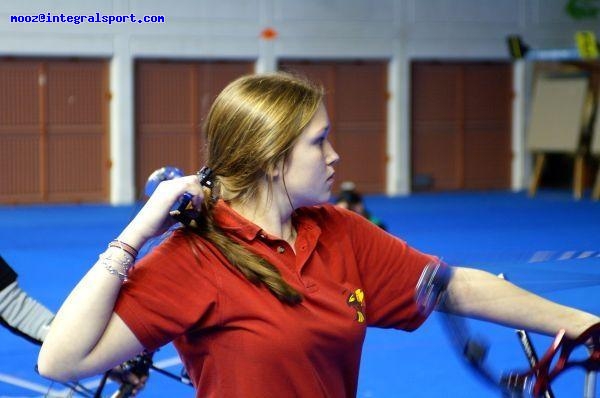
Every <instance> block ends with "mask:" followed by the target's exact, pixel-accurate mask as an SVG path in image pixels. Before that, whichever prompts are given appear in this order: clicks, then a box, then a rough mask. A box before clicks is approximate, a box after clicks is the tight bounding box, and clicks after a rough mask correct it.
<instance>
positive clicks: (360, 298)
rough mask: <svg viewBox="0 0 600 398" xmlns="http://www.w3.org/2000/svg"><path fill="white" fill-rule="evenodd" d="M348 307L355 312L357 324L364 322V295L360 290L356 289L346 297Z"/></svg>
mask: <svg viewBox="0 0 600 398" xmlns="http://www.w3.org/2000/svg"><path fill="white" fill-rule="evenodd" d="M347 303H348V306H350V307H352V308H354V309H355V310H356V320H357V321H358V323H363V322H364V321H365V293H364V292H363V291H362V289H356V290H355V291H354V292H353V293H351V294H350V296H348V300H347Z"/></svg>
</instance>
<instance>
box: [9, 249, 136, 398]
mask: <svg viewBox="0 0 600 398" xmlns="http://www.w3.org/2000/svg"><path fill="white" fill-rule="evenodd" d="M17 279H18V275H17V273H16V272H15V270H14V269H13V268H12V267H11V266H10V265H9V264H8V263H7V262H6V260H4V258H3V257H2V256H0V325H2V326H4V327H5V328H6V329H8V330H9V331H11V332H12V333H14V334H16V335H18V336H20V337H22V338H24V339H26V340H28V341H30V342H32V343H34V344H38V345H41V344H42V342H43V341H44V338H45V337H46V334H48V330H49V329H50V324H51V323H52V320H53V319H54V313H53V312H52V311H50V310H49V309H48V308H47V307H46V306H44V305H43V304H41V303H40V302H38V301H37V300H35V299H34V298H32V297H31V296H29V294H27V292H25V291H24V290H23V289H22V288H21V287H20V286H19V283H18V280H17ZM137 362H139V359H137V358H134V359H132V360H129V361H127V362H125V363H123V364H121V365H119V366H116V367H115V368H113V369H112V370H111V372H110V374H109V377H110V378H111V379H112V380H114V381H116V382H118V383H119V384H121V386H120V387H119V390H118V391H117V392H116V393H115V395H113V398H125V397H132V396H135V395H136V394H137V393H138V392H139V391H141V390H142V389H143V388H144V385H145V383H146V380H147V378H148V371H147V369H146V370H145V372H144V371H142V372H138V373H137V374H136V373H135V372H132V371H130V370H131V369H133V368H134V367H135V365H136V363H137ZM135 369H136V370H139V369H140V368H139V367H137V368H135ZM125 391H127V394H125V393H124V392H125ZM119 392H120V393H119Z"/></svg>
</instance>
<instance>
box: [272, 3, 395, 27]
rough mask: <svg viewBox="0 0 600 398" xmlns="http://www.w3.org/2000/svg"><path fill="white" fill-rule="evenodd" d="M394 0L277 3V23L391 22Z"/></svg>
mask: <svg viewBox="0 0 600 398" xmlns="http://www.w3.org/2000/svg"><path fill="white" fill-rule="evenodd" d="M394 3H395V2H394V0H376V1H372V0H327V1H323V0H302V1H275V2H274V4H275V20H276V21H294V20H307V21H339V22H342V23H344V22H348V21H364V22H366V21H379V22H383V21H391V20H392V18H393V15H394V13H393V9H394Z"/></svg>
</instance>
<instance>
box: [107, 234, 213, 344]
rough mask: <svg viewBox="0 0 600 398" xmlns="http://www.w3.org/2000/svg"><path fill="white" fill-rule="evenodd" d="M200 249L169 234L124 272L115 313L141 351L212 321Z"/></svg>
mask: <svg viewBox="0 0 600 398" xmlns="http://www.w3.org/2000/svg"><path fill="white" fill-rule="evenodd" d="M204 245H205V244H204V243H202V242H200V241H199V238H198V237H196V236H195V235H191V234H190V235H187V234H185V233H184V232H175V233H174V235H173V236H171V237H170V238H168V239H167V240H166V241H165V242H163V243H161V244H160V245H159V246H158V247H156V248H155V249H153V251H152V252H150V253H149V254H148V255H146V256H145V257H144V258H143V259H142V260H141V261H140V262H139V263H138V264H136V266H135V268H134V269H133V270H132V271H131V272H130V274H129V278H128V280H127V281H126V282H125V284H124V285H123V288H122V289H121V292H120V295H119V297H118V299H117V303H116V306H115V312H116V313H117V315H118V316H119V317H120V318H121V319H122V320H123V321H124V322H125V324H127V326H128V327H129V328H130V329H131V330H132V332H133V333H134V334H135V335H136V337H137V338H138V339H139V340H140V342H141V343H142V345H143V346H144V347H145V348H146V349H147V350H149V351H153V350H155V349H157V348H159V347H160V346H163V345H165V344H167V343H169V342H170V341H172V340H174V339H176V338H177V337H179V336H181V335H182V334H184V333H186V332H187V331H189V330H190V329H193V328H202V327H210V326H212V325H214V324H216V323H217V322H218V314H217V302H218V296H217V292H218V290H219V289H218V286H217V285H218V280H217V279H216V277H215V275H214V273H213V272H212V271H211V265H214V262H212V261H211V259H210V256H211V254H210V253H211V251H210V250H207V249H206V246H204ZM203 247H204V248H203Z"/></svg>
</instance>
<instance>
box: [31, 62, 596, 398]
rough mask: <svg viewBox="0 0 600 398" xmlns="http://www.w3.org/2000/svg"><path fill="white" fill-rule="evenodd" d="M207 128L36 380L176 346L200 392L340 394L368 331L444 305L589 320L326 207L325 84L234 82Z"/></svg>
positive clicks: (70, 310) (81, 291)
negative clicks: (199, 161) (201, 149)
mask: <svg viewBox="0 0 600 398" xmlns="http://www.w3.org/2000/svg"><path fill="white" fill-rule="evenodd" d="M205 131H206V134H207V156H206V157H205V159H206V165H205V167H203V168H202V169H201V170H200V171H199V172H198V174H197V175H188V176H184V177H181V178H176V179H173V180H169V181H163V182H161V183H160V184H159V185H158V187H157V188H156V190H155V191H154V193H153V194H152V196H151V197H150V199H149V200H148V201H147V202H146V204H145V205H144V207H143V208H142V209H141V210H140V211H139V213H138V214H137V215H136V216H135V218H134V219H133V220H132V221H131V222H130V223H129V224H128V225H127V226H126V227H125V228H124V229H123V230H122V232H121V233H120V234H119V235H118V236H117V237H116V239H114V240H113V241H111V242H109V243H108V245H107V246H108V247H107V248H106V249H105V250H104V252H102V253H101V254H100V256H99V259H98V261H97V262H95V263H94V264H93V265H92V266H91V268H90V270H89V271H88V273H87V274H86V275H85V276H84V277H83V278H82V279H81V281H80V282H79V283H78V284H77V286H75V288H74V289H73V290H72V292H71V293H70V294H69V296H68V297H67V298H66V300H65V302H64V303H63V305H62V306H61V308H60V310H59V311H58V313H57V315H56V317H55V318H54V320H53V322H52V325H51V328H50V331H49V333H48V335H47V336H46V339H45V340H44V343H43V345H42V348H41V350H40V355H39V357H38V366H39V370H40V372H41V373H42V374H43V375H46V376H47V377H50V378H54V379H57V380H61V381H65V380H73V379H78V378H82V377H85V376H89V375H93V374H96V373H98V372H100V371H102V370H103V369H107V368H110V367H111V366H114V365H116V364H118V363H120V362H122V361H123V360H125V359H127V358H129V357H131V356H133V355H136V354H138V353H140V352H143V351H144V350H146V351H153V350H155V349H157V348H159V347H161V346H163V345H165V344H167V343H169V342H171V341H173V342H174V344H175V347H176V349H177V350H178V352H179V355H180V357H181V358H182V361H183V363H184V365H185V367H186V369H187V371H188V373H189V376H190V379H191V381H192V383H193V385H194V387H195V388H196V396H197V397H220V398H242V397H261V398H262V397H306V398H309V397H310V398H319V397H322V398H324V397H330V398H331V397H335V398H348V397H354V396H356V394H357V383H358V371H359V364H360V358H361V354H362V347H363V342H364V338H365V334H366V328H367V327H380V328H394V329H398V330H405V331H413V330H415V329H417V328H418V327H419V326H420V325H421V324H422V323H423V322H424V321H425V320H426V319H427V318H428V316H429V315H430V313H431V312H432V311H433V310H434V309H436V308H440V307H438V306H439V305H441V304H442V303H443V309H444V310H445V311H449V312H452V313H454V314H457V315H463V316H469V317H473V318H478V319H483V320H487V321H491V322H496V323H500V324H504V325H508V326H511V327H517V328H520V329H527V330H532V331H536V332H540V333H544V334H548V335H554V334H556V333H557V332H559V330H562V329H563V328H564V329H565V330H566V333H567V334H568V335H569V336H580V335H581V334H582V333H583V332H584V331H587V330H589V328H591V327H595V326H594V325H597V324H598V323H599V321H600V318H599V317H598V316H596V315H593V314H590V313H586V312H583V311H580V310H577V309H574V308H570V307H565V306H562V305H559V304H556V303H553V302H551V301H548V300H546V299H544V298H542V297H539V296H536V295H534V294H532V293H529V292H527V291H525V290H522V289H520V288H518V287H516V286H515V285H512V284H511V283H509V282H507V281H505V280H502V279H500V278H498V277H496V276H495V275H492V274H490V273H487V272H484V271H480V270H477V269H473V268H467V267H455V266H452V267H451V266H448V265H446V264H444V263H443V262H442V261H441V260H440V259H439V257H437V256H435V255H431V254H426V253H423V252H421V251H419V250H417V249H415V248H413V247H411V246H409V245H408V244H407V243H406V242H405V241H403V240H401V239H399V238H397V237H394V236H392V235H391V234H388V233H386V232H385V231H383V230H382V229H381V228H379V227H377V226H376V225H374V224H373V223H371V222H370V221H368V220H367V219H366V218H364V217H363V216H360V215H358V214H356V213H354V212H352V211H349V210H346V209H343V208H341V207H339V206H335V205H333V204H329V203H328V201H329V200H330V199H331V189H332V185H333V183H334V179H335V167H336V164H337V162H338V161H339V156H338V154H337V153H336V151H335V150H334V148H333V147H332V146H331V144H330V142H329V138H328V137H329V132H330V122H329V117H328V114H327V109H326V108H325V105H324V101H323V90H322V88H321V87H319V86H316V85H314V84H313V83H311V82H310V81H308V80H305V79H303V78H300V77H297V76H293V75H289V74H286V73H272V74H257V75H248V76H244V77H241V78H239V79H237V80H235V81H233V82H232V83H230V84H229V85H228V86H227V87H226V88H225V89H224V90H223V91H222V92H221V93H220V94H219V95H218V97H217V98H216V100H215V102H214V103H213V105H212V107H211V110H210V112H209V114H208V116H207V119H206V127H205ZM179 202H181V204H180V205H177V203H179ZM174 207H178V208H177V209H176V210H173V211H172V210H171V209H172V208H174ZM176 221H179V222H181V224H182V226H181V228H179V229H177V230H175V231H174V232H173V233H172V234H171V235H170V236H169V237H168V238H167V239H165V240H164V241H162V242H161V243H160V244H159V245H158V246H156V247H155V248H154V249H153V250H152V251H151V252H150V253H148V254H147V255H145V256H144V257H143V258H142V259H140V260H139V262H137V263H136V257H137V255H138V251H139V249H140V248H141V247H142V246H143V245H144V243H145V242H147V241H148V240H149V239H151V238H152V237H154V236H157V235H160V234H162V233H163V232H164V231H165V230H166V229H168V228H169V227H171V226H172V225H173V223H175V222H176ZM440 238H441V239H443V237H440ZM134 264H135V265H134ZM438 292H440V293H439V294H438ZM442 294H443V297H444V299H443V300H440V299H439V298H440V297H442ZM399 337H400V336H399ZM404 337H405V338H408V337H407V336H406V335H405V336H404ZM65 347H67V349H65ZM466 394H467V393H466ZM467 395H468V394H467Z"/></svg>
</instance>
